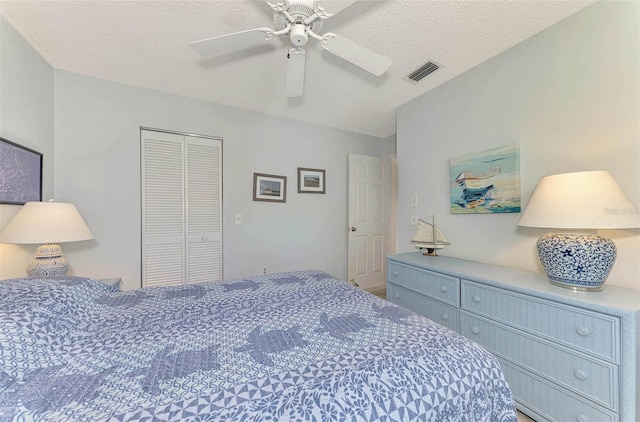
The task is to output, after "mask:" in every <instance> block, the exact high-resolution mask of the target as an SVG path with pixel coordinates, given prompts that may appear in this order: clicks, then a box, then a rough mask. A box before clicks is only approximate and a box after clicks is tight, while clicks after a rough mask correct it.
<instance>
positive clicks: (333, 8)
mask: <svg viewBox="0 0 640 422" xmlns="http://www.w3.org/2000/svg"><path fill="white" fill-rule="evenodd" d="M356 1H358V0H318V1H317V6H318V7H319V8H322V10H324V12H325V13H326V14H328V15H335V14H338V13H340V12H342V11H343V10H344V9H346V8H347V7H349V6H351V5H352V4H353V3H355V2H356Z"/></svg>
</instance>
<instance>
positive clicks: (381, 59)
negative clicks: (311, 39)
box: [321, 32, 391, 76]
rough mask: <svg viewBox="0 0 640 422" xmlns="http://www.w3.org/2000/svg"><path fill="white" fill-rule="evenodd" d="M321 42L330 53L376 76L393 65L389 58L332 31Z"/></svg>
mask: <svg viewBox="0 0 640 422" xmlns="http://www.w3.org/2000/svg"><path fill="white" fill-rule="evenodd" d="M321 44H322V47H323V48H324V49H325V50H327V51H328V52H329V53H332V54H335V55H336V56H338V57H340V58H342V59H345V60H346V61H348V62H351V63H353V64H355V65H356V66H358V67H361V68H362V69H364V70H366V71H367V72H369V73H373V74H374V75H376V76H380V75H382V74H383V73H384V72H386V71H387V69H389V66H391V60H390V59H389V58H387V57H385V56H383V55H380V54H378V53H376V52H375V51H372V50H369V49H368V48H366V47H363V46H361V45H360V44H357V43H355V42H353V41H351V40H348V39H346V38H344V37H341V36H339V35H336V34H334V33H332V32H328V33H326V34H325V35H324V36H323V37H322V41H321Z"/></svg>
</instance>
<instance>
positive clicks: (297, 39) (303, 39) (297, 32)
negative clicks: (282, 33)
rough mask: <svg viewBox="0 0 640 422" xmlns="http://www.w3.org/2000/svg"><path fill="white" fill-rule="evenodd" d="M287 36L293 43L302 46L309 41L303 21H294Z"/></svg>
mask: <svg viewBox="0 0 640 422" xmlns="http://www.w3.org/2000/svg"><path fill="white" fill-rule="evenodd" d="M289 38H290V39H291V42H292V43H293V44H294V45H297V46H299V47H300V46H303V45H305V44H306V43H307V41H309V36H308V35H307V26H306V25H305V24H303V23H296V24H295V25H293V26H292V27H291V32H290V34H289Z"/></svg>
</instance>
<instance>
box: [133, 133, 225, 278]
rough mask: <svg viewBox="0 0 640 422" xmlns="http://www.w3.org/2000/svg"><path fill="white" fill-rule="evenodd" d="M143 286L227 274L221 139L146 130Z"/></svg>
mask: <svg viewBox="0 0 640 422" xmlns="http://www.w3.org/2000/svg"><path fill="white" fill-rule="evenodd" d="M141 152H142V153H141V156H142V163H141V164H142V286H143V287H148V286H157V285H180V284H188V283H199V282H203V281H216V280H220V279H222V142H221V141H220V140H219V139H210V138H201V137H195V136H187V135H180V134H175V133H165V132H158V131H152V130H141Z"/></svg>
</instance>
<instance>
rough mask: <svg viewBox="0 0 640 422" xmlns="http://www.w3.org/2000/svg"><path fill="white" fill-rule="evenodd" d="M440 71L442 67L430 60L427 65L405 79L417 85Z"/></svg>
mask: <svg viewBox="0 0 640 422" xmlns="http://www.w3.org/2000/svg"><path fill="white" fill-rule="evenodd" d="M438 69H440V65H439V64H436V63H434V62H432V61H431V60H429V61H428V62H426V63H425V64H423V65H422V66H420V67H419V68H417V69H416V70H414V71H413V72H411V73H410V74H409V75H407V76H406V77H405V78H403V79H407V80H410V81H412V82H414V83H417V82H420V81H421V80H422V78H424V77H426V76H428V75H430V74H432V73H433V72H435V71H436V70H438Z"/></svg>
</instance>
